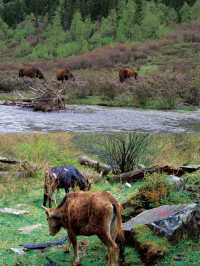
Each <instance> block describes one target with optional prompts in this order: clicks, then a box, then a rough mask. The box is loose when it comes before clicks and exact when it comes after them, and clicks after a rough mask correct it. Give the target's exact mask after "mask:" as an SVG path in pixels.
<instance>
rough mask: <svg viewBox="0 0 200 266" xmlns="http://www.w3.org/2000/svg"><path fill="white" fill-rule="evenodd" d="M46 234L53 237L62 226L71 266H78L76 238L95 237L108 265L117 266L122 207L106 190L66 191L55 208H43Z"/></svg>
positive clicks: (121, 239) (121, 238)
mask: <svg viewBox="0 0 200 266" xmlns="http://www.w3.org/2000/svg"><path fill="white" fill-rule="evenodd" d="M44 209H45V211H46V215H47V221H48V224H49V232H50V234H51V235H53V236H54V235H56V234H57V233H58V232H59V231H60V229H61V228H62V227H63V228H64V229H66V230H67V232H68V237H69V241H70V243H71V244H72V245H73V249H74V259H73V264H72V265H74V266H76V265H79V263H80V261H79V256H78V246H77V240H76V237H77V236H78V235H84V236H90V235H97V236H98V237H99V238H100V240H101V241H102V242H103V243H104V245H106V247H107V250H108V266H118V265H119V263H118V260H119V247H118V245H117V243H116V241H117V242H121V241H123V230H122V218H121V211H122V207H121V205H120V204H119V203H118V202H117V200H116V199H115V198H114V197H113V196H112V194H111V193H109V192H107V191H103V192H70V193H69V194H67V195H66V196H65V198H64V199H63V201H62V202H61V204H60V205H59V206H58V207H57V208H52V209H48V208H45V207H44Z"/></svg>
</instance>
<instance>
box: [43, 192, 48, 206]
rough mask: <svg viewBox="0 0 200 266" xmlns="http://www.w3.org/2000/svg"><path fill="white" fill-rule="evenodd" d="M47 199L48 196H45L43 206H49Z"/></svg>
mask: <svg viewBox="0 0 200 266" xmlns="http://www.w3.org/2000/svg"><path fill="white" fill-rule="evenodd" d="M47 199H48V196H47V194H44V197H43V206H46V205H47Z"/></svg>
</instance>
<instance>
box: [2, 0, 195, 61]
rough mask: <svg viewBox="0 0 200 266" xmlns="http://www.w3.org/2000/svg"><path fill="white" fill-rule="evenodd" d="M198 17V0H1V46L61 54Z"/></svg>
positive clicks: (34, 54)
mask: <svg viewBox="0 0 200 266" xmlns="http://www.w3.org/2000/svg"><path fill="white" fill-rule="evenodd" d="M197 19H200V0H196V1H195V0H177V1H173V0H155V1H153V0H127V1H124V0H76V1H74V0H0V37H1V38H0V48H1V50H3V49H4V48H5V47H8V46H9V45H10V46H12V47H13V45H14V46H16V48H17V49H16V55H17V56H19V57H24V56H29V57H31V58H52V57H63V56H69V55H73V54H79V53H83V52H87V51H90V50H92V49H94V48H97V47H101V46H103V45H110V44H113V43H116V42H121V43H123V42H133V41H143V40H146V39H157V38H160V37H162V36H164V35H165V34H167V33H168V32H170V31H171V30H172V29H173V28H174V25H175V24H176V23H183V22H190V21H192V20H197Z"/></svg>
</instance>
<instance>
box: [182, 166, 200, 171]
mask: <svg viewBox="0 0 200 266" xmlns="http://www.w3.org/2000/svg"><path fill="white" fill-rule="evenodd" d="M180 168H181V169H182V170H183V171H184V172H186V173H193V172H195V171H198V170H200V165H199V164H188V165H183V166H181V167H180Z"/></svg>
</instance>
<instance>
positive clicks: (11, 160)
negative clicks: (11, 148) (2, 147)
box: [0, 157, 21, 164]
mask: <svg viewBox="0 0 200 266" xmlns="http://www.w3.org/2000/svg"><path fill="white" fill-rule="evenodd" d="M0 163H7V164H20V163H21V161H19V160H15V159H8V158H6V157H0Z"/></svg>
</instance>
